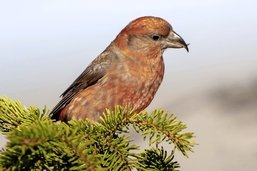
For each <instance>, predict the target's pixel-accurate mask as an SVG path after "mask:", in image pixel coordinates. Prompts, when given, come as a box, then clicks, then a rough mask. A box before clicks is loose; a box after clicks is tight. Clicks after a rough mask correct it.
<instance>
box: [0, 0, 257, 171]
mask: <svg viewBox="0 0 257 171" xmlns="http://www.w3.org/2000/svg"><path fill="white" fill-rule="evenodd" d="M256 9H257V1H254V0H244V1H240V0H239V1H232V0H226V1H222V0H181V1H172V0H163V1H153V0H141V1H136V0H130V1H126V2H125V1H118V0H110V1H100V0H95V1H91V2H89V1H88V2H87V1H82V0H77V1H71V0H70V1H68V0H44V1H35V0H24V1H18V0H9V1H3V0H2V1H0V68H1V86H0V95H1V96H3V95H4V96H8V97H10V98H12V99H19V100H20V101H21V102H22V103H23V104H25V105H27V106H29V105H35V106H40V107H43V106H44V105H46V106H48V108H52V107H53V106H54V105H55V104H56V103H57V102H58V101H59V100H60V99H59V95H60V94H61V93H62V92H63V91H64V90H65V89H66V88H67V87H68V86H69V85H70V84H71V83H72V82H73V81H74V79H75V78H76V77H77V76H78V75H79V74H80V73H81V72H82V71H83V70H84V69H85V67H86V66H87V65H88V64H89V63H90V62H91V61H92V60H93V59H94V58H95V57H96V56H97V55H98V54H100V53H101V52H102V51H103V50H104V49H105V47H107V45H108V44H109V43H110V42H111V41H112V40H113V39H114V38H115V36H116V35H117V34H118V33H119V31H120V30H121V29H122V28H123V27H124V26H126V25H127V24H128V22H130V21H131V20H133V19H135V18H137V17H140V16H145V15H152V16H159V17H162V18H164V19H166V20H167V21H169V22H170V23H171V24H172V25H173V27H174V30H175V31H176V32H177V33H179V34H180V35H181V36H182V37H183V38H184V39H185V40H186V42H188V43H190V46H189V48H190V52H189V53H187V52H186V51H185V50H184V49H169V50H167V51H166V52H165V54H164V60H165V64H166V70H165V77H164V81H163V83H162V85H161V87H160V89H159V91H158V93H157V96H156V97H155V99H154V101H153V102H152V103H151V105H150V106H149V108H148V109H147V110H149V111H151V110H152V109H154V108H164V109H166V110H167V111H169V112H170V113H174V114H176V115H177V116H178V118H179V119H180V120H183V121H184V122H186V124H187V125H188V130H189V131H194V132H195V134H196V141H197V142H198V143H199V145H198V146H197V147H196V148H194V153H191V154H190V155H189V158H185V157H183V156H181V155H180V154H178V155H177V156H176V159H177V160H178V161H179V162H180V164H181V167H182V168H181V170H190V171H199V170H208V171H217V170H218V171H228V170H233V171H242V170H247V171H256V169H257V133H256V131H257V10H256ZM4 142H5V140H4V138H2V139H1V146H4Z"/></svg>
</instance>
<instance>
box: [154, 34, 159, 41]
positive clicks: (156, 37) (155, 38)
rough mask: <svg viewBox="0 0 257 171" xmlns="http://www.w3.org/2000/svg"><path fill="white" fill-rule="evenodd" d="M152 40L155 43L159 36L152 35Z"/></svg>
mask: <svg viewBox="0 0 257 171" xmlns="http://www.w3.org/2000/svg"><path fill="white" fill-rule="evenodd" d="M152 39H153V40H154V41H157V40H159V39H160V36H159V35H153V36H152Z"/></svg>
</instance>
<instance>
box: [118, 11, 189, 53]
mask: <svg viewBox="0 0 257 171" xmlns="http://www.w3.org/2000/svg"><path fill="white" fill-rule="evenodd" d="M114 43H115V45H116V46H117V47H118V48H120V49H123V50H125V49H127V50H130V51H134V52H136V51H139V52H142V53H143V52H144V53H147V52H148V51H149V52H150V51H159V52H161V53H162V52H163V51H164V50H165V49H167V48H185V49H186V50H187V51H189V50H188V44H187V43H186V42H185V41H184V40H183V38H182V37H181V36H179V35H178V34H177V33H176V32H175V31H174V30H173V28H172V26H171V25H170V24H169V23H168V22H167V21H165V20H164V19H162V18H159V17H151V16H146V17H140V18H137V19H135V20H133V21H132V22H130V23H129V24H128V25H127V26H126V27H125V28H124V29H123V30H122V31H121V32H120V34H119V35H118V36H117V37H116V39H115V40H114Z"/></svg>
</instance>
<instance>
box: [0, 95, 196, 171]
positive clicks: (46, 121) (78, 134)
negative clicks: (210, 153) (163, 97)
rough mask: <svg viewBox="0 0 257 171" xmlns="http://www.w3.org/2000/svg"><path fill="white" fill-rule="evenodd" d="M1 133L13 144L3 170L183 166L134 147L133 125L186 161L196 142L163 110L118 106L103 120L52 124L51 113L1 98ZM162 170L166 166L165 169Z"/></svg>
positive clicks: (4, 154) (3, 154) (1, 154)
mask: <svg viewBox="0 0 257 171" xmlns="http://www.w3.org/2000/svg"><path fill="white" fill-rule="evenodd" d="M0 123H1V124H0V131H1V132H2V133H4V134H5V135H6V137H7V139H8V140H9V141H8V143H7V144H6V147H5V148H4V149H2V150H1V151H0V170H89V171H91V170H92V171H98V170H117V171H118V170H135V169H136V170H139V171H144V170H149V169H152V170H156V169H159V170H174V171H177V170H178V167H179V164H178V163H177V162H176V161H174V153H173V152H172V153H171V154H170V155H168V154H167V151H165V150H164V148H161V149H160V148H158V146H156V148H151V149H148V150H147V149H146V150H145V151H144V152H141V153H139V152H138V151H139V149H140V147H139V146H137V145H133V144H132V143H131V141H133V140H131V138H130V137H129V134H128V133H129V132H130V131H131V129H130V126H131V125H133V127H134V128H135V130H136V131H137V132H139V133H141V134H142V135H143V137H144V139H146V138H147V137H150V138H149V144H150V145H152V144H156V145H158V144H160V143H161V142H164V141H168V142H169V143H170V144H173V145H174V146H175V148H174V149H173V151H174V150H175V149H179V150H180V151H181V152H182V153H183V154H184V155H186V156H187V153H188V151H192V148H193V146H194V145H195V143H194V142H193V140H192V138H193V133H191V132H183V131H184V130H185V128H186V125H185V124H184V123H182V122H180V121H178V120H177V119H176V117H175V116H174V115H168V113H167V112H164V111H163V110H155V111H154V112H152V113H146V112H141V113H139V114H135V113H133V112H131V110H129V109H128V108H126V107H125V108H123V107H120V106H117V107H116V108H115V110H114V111H110V110H106V112H105V113H104V114H103V116H102V118H101V121H100V122H99V123H98V122H92V121H88V120H85V121H81V120H71V121H69V122H68V123H64V122H53V121H52V120H51V119H50V115H49V112H48V110H47V109H46V108H44V109H43V110H40V109H39V108H36V107H29V108H26V107H24V106H23V105H22V104H21V103H20V102H17V101H12V100H10V99H8V98H6V97H3V98H2V97H0ZM160 165H161V166H160Z"/></svg>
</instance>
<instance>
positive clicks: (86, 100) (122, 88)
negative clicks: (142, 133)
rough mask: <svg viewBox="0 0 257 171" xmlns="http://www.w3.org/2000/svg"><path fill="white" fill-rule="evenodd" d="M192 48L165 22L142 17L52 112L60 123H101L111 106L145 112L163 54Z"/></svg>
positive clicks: (158, 78) (155, 87) (156, 85)
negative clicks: (173, 50) (103, 115)
mask: <svg viewBox="0 0 257 171" xmlns="http://www.w3.org/2000/svg"><path fill="white" fill-rule="evenodd" d="M167 48H185V49H186V51H187V52H189V49H188V44H187V43H186V42H185V41H184V39H183V38H182V37H181V36H180V35H179V34H177V33H176V32H175V31H174V30H173V27H172V26H171V24H169V22H167V21H166V20H165V19H163V18H160V17H155V16H143V17H139V18H137V19H134V20H133V21H131V22H130V23H129V24H128V25H127V26H126V27H125V28H123V29H122V30H121V32H120V33H119V34H118V35H117V36H116V38H115V39H114V40H113V41H112V42H111V43H110V45H109V46H107V48H106V49H105V50H104V51H103V52H102V53H101V54H100V55H99V56H97V57H96V58H95V59H94V60H93V61H92V62H91V63H90V64H89V65H88V66H87V67H86V69H85V70H84V71H83V72H82V73H81V74H80V75H79V76H78V78H77V79H76V80H75V81H74V82H73V83H72V84H71V85H70V86H69V87H68V88H67V89H66V90H65V91H64V92H63V93H62V94H61V97H62V99H61V100H60V101H59V103H58V104H57V105H56V106H55V107H54V108H53V109H52V111H51V112H50V113H51V114H52V118H53V119H54V120H57V121H59V120H60V121H65V122H66V121H69V120H71V119H79V120H85V119H87V120H92V121H96V122H97V121H99V120H100V117H101V116H102V113H103V112H104V111H105V110H106V109H107V108H108V109H110V110H112V109H114V108H115V106H117V105H119V106H126V107H128V108H130V109H131V110H132V112H134V113H139V112H141V111H143V110H144V109H145V108H146V107H147V106H148V105H149V104H150V103H151V101H152V100H153V98H154V96H155V94H156V92H157V90H158V88H159V86H160V84H161V82H162V80H163V76H164V60H163V52H164V51H165V50H166V49H167Z"/></svg>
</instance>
